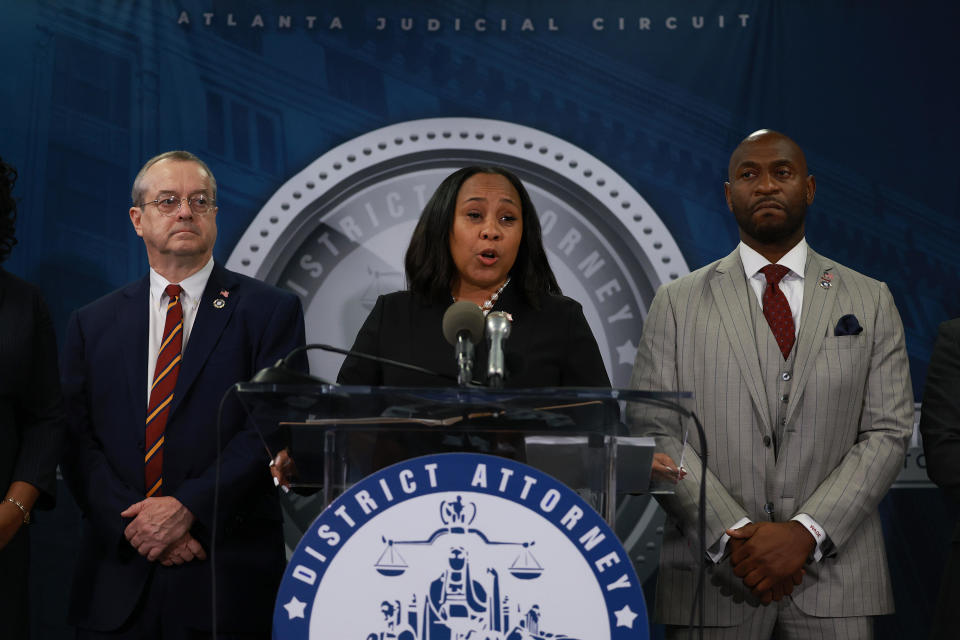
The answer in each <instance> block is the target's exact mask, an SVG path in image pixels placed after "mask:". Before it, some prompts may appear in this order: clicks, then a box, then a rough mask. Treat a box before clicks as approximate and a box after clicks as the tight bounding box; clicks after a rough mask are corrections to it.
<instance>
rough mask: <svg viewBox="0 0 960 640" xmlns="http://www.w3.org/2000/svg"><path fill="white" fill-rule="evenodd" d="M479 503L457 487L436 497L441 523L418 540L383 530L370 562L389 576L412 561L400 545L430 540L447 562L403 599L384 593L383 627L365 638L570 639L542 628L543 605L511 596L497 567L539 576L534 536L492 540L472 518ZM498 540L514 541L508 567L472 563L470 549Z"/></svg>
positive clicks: (502, 544) (508, 544)
mask: <svg viewBox="0 0 960 640" xmlns="http://www.w3.org/2000/svg"><path fill="white" fill-rule="evenodd" d="M476 517H477V505H476V503H474V502H465V501H464V498H463V496H462V495H457V496H456V498H455V499H453V500H441V501H440V506H439V519H440V521H441V523H442V526H440V527H438V528H437V529H436V530H434V531H433V532H432V533H431V534H430V535H429V536H427V537H426V538H424V539H421V540H393V539H388V538H386V537H383V538H381V539H382V540H383V542H384V544H385V545H386V548H385V549H384V551H383V553H382V554H381V555H380V557H379V559H378V560H377V562H376V564H375V568H376V570H377V572H378V573H380V574H381V575H383V576H387V577H397V576H402V575H404V574H405V573H406V572H407V570H408V569H409V568H410V566H409V564H408V563H407V561H406V560H405V559H404V555H403V554H402V553H401V550H402V549H404V548H412V547H432V548H433V549H434V550H435V553H445V554H446V566H445V567H444V568H443V570H442V571H441V572H440V574H439V575H438V576H437V577H436V578H434V579H433V580H431V581H430V583H429V585H427V586H426V588H425V589H424V590H423V591H422V598H421V600H420V601H419V602H418V598H417V594H416V593H414V594H411V595H410V598H409V600H408V601H407V602H401V601H400V600H393V601H390V600H384V601H383V602H381V604H380V612H381V613H382V614H383V624H382V628H381V629H380V630H378V631H375V632H372V633H370V634H369V635H367V636H366V640H394V639H395V640H546V639H548V638H549V639H551V640H566V639H570V640H574V639H573V637H572V636H568V635H565V634H563V633H556V632H547V630H546V628H545V627H544V628H541V627H542V621H541V618H542V615H541V611H540V605H539V603H537V602H521V601H520V599H511V596H510V594H509V593H507V589H506V588H505V587H506V585H503V584H501V578H500V574H501V572H502V571H505V572H506V573H507V574H509V575H510V576H512V577H513V578H515V579H516V580H524V581H528V580H536V579H537V578H539V577H540V576H541V575H542V574H543V569H544V568H543V566H542V565H541V564H540V563H539V562H538V561H537V559H536V557H535V556H534V554H533V547H534V545H535V541H507V540H492V539H490V538H489V537H488V536H487V535H486V534H484V532H483V531H482V530H481V529H479V528H476V527H474V526H472V525H473V523H474V521H475V520H476ZM477 546H480V547H485V548H489V547H499V548H503V549H515V550H516V551H517V553H516V554H514V559H513V561H512V562H510V563H509V565H508V566H505V567H496V566H477V564H478V563H476V562H474V561H472V560H471V553H470V551H471V549H472V548H475V547H477Z"/></svg>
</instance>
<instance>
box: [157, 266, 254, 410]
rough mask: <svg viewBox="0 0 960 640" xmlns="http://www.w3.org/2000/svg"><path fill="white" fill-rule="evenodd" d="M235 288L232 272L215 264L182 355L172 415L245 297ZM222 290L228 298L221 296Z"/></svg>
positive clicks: (235, 280)
mask: <svg viewBox="0 0 960 640" xmlns="http://www.w3.org/2000/svg"><path fill="white" fill-rule="evenodd" d="M236 285H237V279H236V278H235V277H233V275H232V274H231V273H230V272H229V271H227V270H226V269H224V268H223V267H221V266H219V265H218V264H216V263H214V265H213V271H212V272H211V273H210V279H209V280H207V286H206V288H205V289H204V290H203V295H202V296H201V298H200V304H199V306H198V307H197V317H196V319H194V321H193V329H192V330H191V331H190V341H189V342H188V343H187V348H186V350H185V351H184V352H183V363H182V364H181V366H180V374H179V375H178V376H177V386H176V387H175V389H174V392H173V401H172V403H171V406H170V415H171V416H172V415H173V414H174V413H175V412H176V410H177V407H178V406H180V401H182V400H183V398H184V396H185V395H186V393H187V390H188V389H189V388H190V386H191V385H192V384H193V382H194V380H196V379H197V375H198V374H199V373H200V370H201V369H202V368H203V365H204V364H205V363H206V361H207V358H209V357H210V354H211V353H212V352H213V349H214V347H216V345H217V342H218V341H219V340H220V335H221V334H222V333H223V329H224V327H226V326H227V323H228V322H229V320H230V316H231V315H233V310H234V309H235V308H236V306H237V305H236V302H237V296H241V295H243V292H242V291H241V292H236V291H234V288H235V287H236ZM223 291H226V292H227V293H228V295H227V296H224V295H222V292H223ZM217 300H222V301H223V304H222V305H221V304H220V303H219V302H216V301H217Z"/></svg>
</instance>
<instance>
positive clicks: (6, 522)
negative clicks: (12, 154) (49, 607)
mask: <svg viewBox="0 0 960 640" xmlns="http://www.w3.org/2000/svg"><path fill="white" fill-rule="evenodd" d="M16 179H17V172H16V170H15V169H14V168H13V167H12V166H10V165H8V164H6V163H4V162H3V159H0V263H3V262H4V261H5V260H6V259H7V257H8V256H9V255H10V251H11V249H12V248H13V246H14V245H15V244H16V242H17V241H16V237H15V228H16V225H15V221H16V217H17V203H16V200H14V198H13V194H12V191H13V185H14V182H16ZM63 429H64V417H63V402H62V400H61V396H60V381H59V374H58V373H57V342H56V338H55V336H54V333H53V324H52V322H51V320H50V313H49V311H48V310H47V306H46V304H44V302H43V300H42V299H41V297H40V292H39V291H38V290H37V288H36V287H34V286H33V285H32V284H30V283H28V282H25V281H23V280H21V279H20V278H17V277H16V276H14V275H12V274H10V273H7V272H6V271H5V270H3V269H2V268H0V492H2V493H0V495H2V496H3V497H2V498H0V500H2V501H0V636H2V637H3V638H8V639H9V640H20V639H22V638H27V637H28V635H29V633H28V621H29V615H28V613H29V606H28V602H27V593H28V588H27V581H28V571H29V567H28V556H29V544H28V543H29V538H28V532H29V529H28V526H27V525H28V524H29V523H30V521H31V518H32V515H33V510H34V509H35V508H40V509H50V508H52V507H53V505H54V501H55V498H56V486H57V485H56V481H57V479H56V470H57V458H58V456H59V454H60V447H61V442H62V440H63Z"/></svg>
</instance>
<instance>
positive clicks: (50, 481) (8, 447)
mask: <svg viewBox="0 0 960 640" xmlns="http://www.w3.org/2000/svg"><path fill="white" fill-rule="evenodd" d="M62 438H63V405H62V402H61V398H60V381H59V375H58V373H57V341H56V338H55V336H54V333H53V325H52V323H51V321H50V313H49V312H48V311H47V305H46V304H44V302H43V300H42V299H41V297H40V292H39V291H38V290H37V288H36V287H34V286H33V285H32V284H30V283H28V282H25V281H23V280H21V279H20V278H17V277H16V276H13V275H11V274H9V273H7V272H6V271H4V270H3V269H0V491H2V493H0V499H2V498H3V496H5V495H6V492H7V488H8V487H9V486H10V484H11V483H12V482H14V481H16V480H21V481H23V482H29V483H30V484H32V485H33V486H35V487H36V488H37V489H39V490H40V498H39V499H38V500H37V506H38V507H40V508H50V507H52V506H53V503H54V498H55V495H56V480H57V474H56V471H57V457H58V456H59V453H60V442H61V439H62Z"/></svg>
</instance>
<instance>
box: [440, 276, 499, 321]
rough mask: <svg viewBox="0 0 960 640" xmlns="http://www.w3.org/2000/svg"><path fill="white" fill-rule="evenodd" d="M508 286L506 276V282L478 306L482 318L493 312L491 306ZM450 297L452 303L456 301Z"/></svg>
mask: <svg viewBox="0 0 960 640" xmlns="http://www.w3.org/2000/svg"><path fill="white" fill-rule="evenodd" d="M508 284H510V277H509V276H507V280H506V282H504V283H503V284H502V285H500V288H499V289H497V290H496V291H494V292H493V295H492V296H490V297H489V298H487V300H485V301H484V303H483V304H481V305H479V306H480V311H483V315H484V317H486V315H487V314H488V313H490V311H492V310H493V305H494V304H496V302H497V298H499V297H500V294H501V293H503V290H504V289H506V288H507V285H508ZM450 297H451V298H453V301H454V302H456V301H457V299H456V297H454V296H450Z"/></svg>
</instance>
